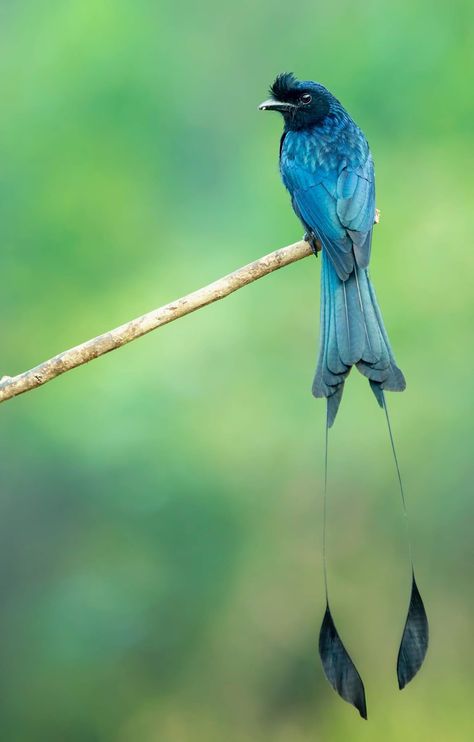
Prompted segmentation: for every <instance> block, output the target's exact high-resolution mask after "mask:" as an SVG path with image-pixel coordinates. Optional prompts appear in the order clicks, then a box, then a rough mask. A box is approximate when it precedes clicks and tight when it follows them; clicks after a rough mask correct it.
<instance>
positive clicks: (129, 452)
mask: <svg viewBox="0 0 474 742" xmlns="http://www.w3.org/2000/svg"><path fill="white" fill-rule="evenodd" d="M0 16H1V17H0V20H1V23H0V79H1V81H2V82H1V85H2V115H1V117H0V162H1V167H0V220H1V225H2V245H1V249H0V316H1V317H2V321H1V328H2V332H1V361H0V375H1V374H4V373H5V374H6V373H8V374H15V373H18V372H19V371H22V370H24V369H26V368H28V367H30V366H32V365H34V364H35V363H37V362H39V361H41V360H43V359H44V358H46V357H48V356H50V355H52V354H54V353H56V352H58V351H60V350H63V349H64V348H66V347H68V346H70V345H73V344H75V343H77V342H80V341H82V340H84V339H86V338H88V337H91V336H93V335H96V334H98V333H100V332H102V331H104V330H106V329H109V328H110V327H112V326H115V325H117V324H119V323H121V322H123V321H125V320H127V319H129V318H131V317H132V316H135V315H139V314H141V313H142V312H144V311H146V310H148V309H150V308H152V307H154V306H157V305H159V304H162V303H164V302H166V301H168V300H170V299H173V298H174V297H175V296H178V295H180V294H182V293H185V292H187V291H189V290H192V289H193V288H197V287H199V286H200V285H202V284H204V283H206V282H208V281H210V280H212V279H214V278H217V277H218V276H220V275H221V274H223V273H225V272H228V271H230V270H232V269H234V268H236V267H238V266H239V265H241V264H242V263H244V262H246V261H248V260H251V259H253V258H256V257H259V256H260V255H261V254H263V253H264V252H267V251H270V250H272V249H275V248H277V247H280V246H282V245H284V244H287V243H288V242H292V241H295V240H296V239H298V238H299V237H300V236H301V227H300V226H299V224H298V223H297V221H296V219H295V217H294V216H293V214H292V211H291V208H290V205H289V203H288V198H287V196H286V194H285V193H284V190H283V187H282V185H281V184H280V182H279V178H278V172H277V150H278V139H279V134H280V122H279V121H278V120H277V117H276V116H275V117H266V116H265V117H264V116H261V115H260V114H259V113H258V112H257V104H258V103H259V102H260V101H261V100H262V99H263V98H264V97H265V93H266V90H267V87H268V85H269V83H270V82H271V81H272V79H273V76H274V75H275V74H276V73H277V72H280V71H282V70H288V69H289V70H294V72H295V73H297V74H298V75H300V76H301V77H311V78H316V79H318V80H320V81H321V82H323V83H325V84H326V85H327V86H328V87H329V88H330V89H331V90H333V91H334V93H335V94H336V95H337V96H338V97H339V98H340V99H341V100H342V101H343V103H344V104H345V105H346V106H347V107H348V109H349V110H350V111H351V113H352V114H353V116H354V118H355V119H356V120H357V122H358V123H359V124H360V125H361V126H362V128H363V129H364V131H365V132H366V134H367V136H368V137H369V140H370V143H371V145H372V148H373V150H374V155H375V160H376V167H377V185H378V206H379V208H380V209H381V211H382V222H381V224H380V226H379V227H377V229H376V235H375V241H374V251H373V263H372V276H373V277H374V281H375V285H376V287H377V290H378V295H379V299H380V303H381V305H382V308H383V311H384V316H385V320H386V324H387V326H388V328H389V331H390V335H391V338H392V341H393V346H394V348H395V351H396V354H397V358H398V360H399V363H400V366H401V367H402V368H403V370H404V372H405V374H406V377H407V380H408V389H407V391H406V392H405V393H404V394H403V395H390V397H389V404H390V408H391V413H392V419H393V425H394V432H395V435H396V439H397V441H398V446H399V455H400V460H401V464H402V469H403V472H404V477H405V482H406V489H407V495H408V506H409V510H410V514H411V522H412V531H413V534H414V536H413V538H414V542H415V552H416V560H417V577H418V581H419V584H420V588H421V591H422V594H423V597H424V600H425V603H426V607H427V610H428V614H429V617H430V621H431V629H432V632H431V633H432V644H431V649H430V653H429V655H428V659H427V662H426V665H425V667H424V668H423V670H422V673H421V674H420V676H419V677H418V678H417V679H416V680H415V681H414V682H413V684H412V685H411V686H410V687H409V688H407V690H405V691H404V692H403V693H402V694H399V692H398V691H397V690H396V676H395V661H396V652H397V647H398V643H399V639H400V635H401V631H402V627H403V620H404V617H405V611H406V606H407V603H408V597H409V587H410V579H409V567H408V564H407V560H406V546H405V542H404V535H403V534H404V532H403V523H402V516H401V508H400V503H399V495H398V492H397V485H396V478H395V472H394V467H393V462H392V460H391V457H390V450H389V443H388V438H387V435H386V431H385V427H384V425H385V423H384V419H383V415H382V413H381V411H380V410H378V409H377V407H376V405H375V402H374V400H373V397H372V395H371V393H370V391H369V389H368V386H367V384H366V382H365V381H364V380H363V379H362V378H361V377H360V376H358V375H356V373H353V374H352V375H351V377H350V378H349V381H348V383H347V385H346V393H345V398H344V400H343V403H342V407H341V411H340V413H339V417H338V419H337V423H336V425H335V428H334V431H333V432H332V433H331V451H330V502H329V524H330V525H329V542H328V548H329V565H330V572H331V582H332V585H333V603H334V611H335V614H336V611H337V614H336V615H337V616H338V619H339V625H340V628H341V632H342V634H343V636H344V640H345V641H346V642H347V645H348V647H350V650H351V654H352V656H353V657H354V660H355V661H356V663H357V666H358V668H359V669H360V671H361V673H362V675H363V677H364V680H365V682H366V688H367V693H368V707H369V726H367V725H363V724H362V723H360V722H359V720H358V719H357V718H356V716H355V714H354V712H353V710H352V709H350V708H349V707H346V706H345V705H344V704H342V703H341V702H340V701H339V700H338V699H337V697H336V696H335V694H333V692H332V691H331V689H330V688H329V686H328V684H327V683H326V682H325V681H324V679H323V678H322V672H321V669H320V666H319V661H318V658H317V651H316V644H317V631H318V628H319V624H320V620H321V617H322V612H323V590H322V575H321V563H320V559H321V557H320V552H321V549H320V522H321V503H320V499H321V497H320V496H321V479H322V462H323V455H322V446H323V424H324V423H323V421H324V406H323V404H322V403H321V402H318V401H316V400H314V399H312V397H311V394H310V385H311V377H312V372H313V367H314V363H315V358H316V347H317V332H318V305H319V265H318V263H317V262H316V261H315V260H310V259H308V260H305V261H302V262H301V263H299V264H297V265H294V266H290V267H289V268H286V269H285V270H284V271H281V272H279V273H277V274H275V275H273V276H272V277H269V278H266V279H264V280H263V281H262V282H259V283H257V284H254V285H252V286H250V287H249V288H246V289H245V290H243V291H240V292H238V293H237V294H236V295H234V296H233V297H231V298H229V299H226V300H225V301H224V302H222V303H221V304H218V305H214V306H212V307H210V308H208V309H206V310H204V311H202V312H198V313H197V314H194V315H192V316H190V317H188V318H185V319H183V320H182V321H180V322H177V323H176V324H173V325H172V326H169V327H167V328H165V329H163V330H160V332H159V333H157V334H155V335H151V336H148V337H147V338H145V339H143V340H141V341H140V342H139V343H136V344H133V345H132V346H129V347H127V348H125V349H123V350H121V351H120V352H117V353H114V354H112V355H111V356H106V357H104V358H102V359H100V360H99V361H96V362H94V363H93V364H92V365H90V366H89V367H85V368H83V369H80V370H78V371H76V372H74V373H72V374H68V375H67V376H65V377H63V378H61V379H59V380H57V381H55V382H54V383H53V384H51V385H48V386H47V387H45V388H44V389H42V390H39V391H36V392H35V393H33V394H28V395H26V396H24V397H21V398H18V399H16V400H14V401H12V402H9V403H7V404H6V405H4V406H2V407H1V409H0V447H1V457H0V487H1V490H0V566H1V569H0V575H1V578H0V579H1V586H2V592H1V595H2V600H1V606H0V629H1V631H0V636H1V640H0V686H1V687H0V713H1V719H2V739H3V738H4V739H6V740H8V742H20V741H21V742H23V740H25V741H26V740H27V741H28V742H31V740H41V741H43V740H48V742H56V740H57V741H58V742H59V741H60V742H63V741H64V740H68V742H76V740H77V742H89V741H90V742H93V741H95V740H98V741H100V742H102V741H108V740H110V741H114V742H115V741H116V740H117V741H118V742H155V740H159V741H160V742H181V741H184V740H192V741H193V742H195V741H196V742H199V741H201V740H202V741H203V742H210V741H211V740H219V741H220V740H226V742H227V741H229V742H233V741H236V742H237V741H239V742H241V741H243V740H253V741H255V742H259V741H260V740H262V741H263V740H272V742H306V741H307V740H322V741H324V742H329V740H346V739H351V740H353V741H354V742H356V741H357V740H359V739H360V740H362V739H364V740H377V742H378V741H379V740H381V739H383V740H385V741H386V742H390V741H392V740H393V741H394V742H395V741H398V740H400V739H404V740H406V742H410V741H411V740H413V742H415V741H416V742H418V740H420V739H421V738H423V739H425V738H426V739H428V738H429V739H433V740H447V739H449V740H450V742H460V741H463V742H464V740H468V739H469V738H470V737H469V734H468V724H469V718H470V713H471V712H470V695H471V693H470V691H471V692H472V662H473V658H474V655H473V649H472V642H471V641H470V639H471V631H472V626H470V621H471V618H470V617H471V615H472V591H471V576H470V574H469V571H468V565H469V563H470V561H469V560H470V555H471V551H470V550H471V542H472V533H471V531H472V527H471V523H472V515H473V513H472V437H473V429H472V414H470V410H472V405H473V401H474V393H473V385H472V374H473V361H474V358H473V351H472V346H473V343H472V317H473V316H474V315H473V312H474V300H473V292H472V274H473V271H474V258H473V255H474V253H473V250H472V244H471V243H472V237H471V234H472V226H471V211H472V202H473V198H474V190H473V185H472V179H471V178H470V177H469V175H470V172H469V168H468V160H469V159H470V157H471V152H472V139H470V133H471V130H472V120H473V114H474V111H473V102H472V95H471V94H470V93H469V90H470V83H469V81H468V77H467V71H468V69H469V65H470V51H471V48H472V39H469V31H470V28H472V23H473V21H474V18H473V13H472V3H471V2H468V1H467V0H466V1H465V2H464V1H463V0H454V2H451V3H447V4H444V5H442V4H441V5H433V4H432V3H430V2H428V1H427V0H420V2H418V3H412V2H408V0H402V1H401V0H398V1H397V2H388V3H383V4H381V3H378V2H375V1H369V2H367V3H364V4H354V3H349V2H347V1H346V0H343V2H340V3H333V4H330V3H323V2H316V3H315V2H314V0H312V1H311V2H309V0H302V1H301V2H300V3H298V4H296V5H295V4H294V3H289V4H286V5H280V6H277V7H276V6H275V4H274V3H271V2H269V0H265V2H262V3H259V4H257V5H255V4H254V3H239V4H234V5H231V6H229V5H226V4H222V3H220V4H219V3H216V2H214V0H208V1H205V2H201V3H198V4H195V3H191V2H185V3H176V2H173V3H172V2H170V1H169V0H165V1H164V2H162V3H158V4H157V3H151V2H146V1H145V0H134V2H131V1H129V2H126V0H116V2H114V3H108V2H105V3H97V2H93V1H92V0H80V2H79V0H72V1H71V2H67V3H60V2H51V3H47V4H45V3H41V2H38V1H37V0H36V1H35V0H30V2H27V3H19V2H9V3H2V5H1V7H0ZM381 597H382V599H381ZM375 602H376V603H377V605H378V606H382V608H381V609H378V610H377V611H374V612H373V611H371V610H370V611H369V610H368V608H370V607H371V606H372V605H373V604H374V603H375ZM374 642H377V645H378V646H379V647H380V646H381V647H382V650H380V649H377V651H375V650H374ZM421 730H422V731H421Z"/></svg>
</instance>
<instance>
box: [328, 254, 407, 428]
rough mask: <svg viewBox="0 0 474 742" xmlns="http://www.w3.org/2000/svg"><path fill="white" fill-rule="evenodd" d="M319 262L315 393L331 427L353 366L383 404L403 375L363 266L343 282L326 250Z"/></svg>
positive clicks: (401, 382) (399, 386)
mask: <svg viewBox="0 0 474 742" xmlns="http://www.w3.org/2000/svg"><path fill="white" fill-rule="evenodd" d="M322 263H323V264H322V271H321V339H320V345H319V360H318V367H317V369H316V374H315V377H314V382H313V394H314V396H315V397H326V398H327V400H328V402H327V410H328V413H327V414H328V426H329V427H331V425H332V424H333V422H334V420H335V417H336V415H337V411H338V409H339V405H340V403H341V399H342V393H343V391H344V382H345V380H346V378H347V376H348V374H349V372H350V370H351V367H352V366H354V365H355V366H357V368H358V370H359V371H360V372H361V373H362V374H363V375H364V376H366V377H367V379H368V380H369V382H370V386H371V388H372V391H373V392H374V395H375V397H376V399H377V401H378V403H379V404H380V406H382V407H383V390H384V389H385V390H389V391H402V390H403V389H404V388H405V379H404V376H403V374H402V372H401V371H400V369H399V368H398V366H397V364H396V361H395V358H394V355H393V352H392V349H391V347H390V341H389V339H388V336H387V332H386V330H385V327H384V324H383V320H382V315H381V312H380V309H379V306H378V304H377V299H376V296H375V290H374V288H373V286H372V284H371V282H370V279H369V276H368V273H367V270H366V269H365V268H360V267H357V266H356V267H355V268H354V271H353V272H352V273H351V274H350V276H349V278H348V279H347V280H346V281H342V280H341V279H340V278H339V276H338V275H337V273H336V271H335V269H334V267H333V265H332V263H331V260H330V259H329V258H328V257H327V256H326V255H325V253H324V250H323V256H322Z"/></svg>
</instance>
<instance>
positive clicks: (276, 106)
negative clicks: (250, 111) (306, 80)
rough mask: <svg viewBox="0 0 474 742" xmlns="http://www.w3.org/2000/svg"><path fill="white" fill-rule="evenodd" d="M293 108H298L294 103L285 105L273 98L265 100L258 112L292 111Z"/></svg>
mask: <svg viewBox="0 0 474 742" xmlns="http://www.w3.org/2000/svg"><path fill="white" fill-rule="evenodd" d="M292 108H296V106H295V105H294V104H293V103H284V102H283V101H280V100H274V99H273V98H269V99H268V100H264V101H263V103H260V105H259V107H258V110H259V111H291V109H292Z"/></svg>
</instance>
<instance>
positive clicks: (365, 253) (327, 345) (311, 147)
mask: <svg viewBox="0 0 474 742" xmlns="http://www.w3.org/2000/svg"><path fill="white" fill-rule="evenodd" d="M270 94H271V98H270V99H269V100H267V101H265V102H264V103H261V105H260V106H259V108H260V109H261V110H269V111H279V112H280V113H281V114H282V115H283V119H284V131H283V136H282V138H281V141H280V172H281V176H282V179H283V183H284V184H285V186H286V188H287V190H288V191H289V193H290V196H291V203H292V205H293V209H294V211H295V213H296V215H297V216H298V217H299V219H300V220H301V222H302V224H303V226H304V228H305V230H306V234H305V237H304V239H305V240H307V241H308V242H309V244H310V245H311V247H312V249H313V252H314V253H315V255H317V252H318V249H319V248H320V249H321V252H322V270H321V332H320V346H319V359H318V365H317V369H316V374H315V377H314V381H313V394H314V396H315V397H326V399H327V415H326V447H325V466H324V507H323V538H322V547H323V554H322V562H323V572H324V586H325V592H326V611H325V614H324V618H323V622H322V625H321V630H320V634H319V654H320V657H321V660H322V664H323V668H324V671H325V673H326V676H327V678H328V680H329V682H330V683H331V685H332V686H333V688H334V689H335V690H336V691H337V692H338V693H339V695H340V696H341V697H342V698H343V699H344V700H346V701H348V702H350V703H352V704H353V705H354V706H355V707H356V708H357V709H358V711H359V713H360V715H361V716H362V717H363V718H364V719H366V718H367V705H366V697H365V689H364V684H363V682H362V679H361V677H360V675H359V672H358V671H357V668H356V666H355V664H354V662H353V661H352V659H351V657H350V655H349V653H348V652H347V650H346V648H345V646H344V644H343V643H342V640H341V638H340V636H339V634H338V631H337V629H336V626H335V624H334V620H333V617H332V614H331V610H330V607H329V597H328V579H327V567H326V498H327V472H328V429H329V428H330V427H331V426H332V424H333V423H334V420H335V418H336V415H337V411H338V409H339V405H340V403H341V398H342V393H343V390H344V383H345V380H346V378H347V376H348V374H349V372H350V370H351V368H352V366H357V368H358V369H359V371H360V372H361V373H362V374H363V375H364V376H366V377H367V378H368V380H369V383H370V386H371V388H372V391H373V393H374V394H375V397H376V399H377V402H378V403H379V405H380V406H381V407H382V409H383V410H384V411H385V416H386V420H387V426H388V433H389V438H390V444H391V448H392V452H393V457H394V461H395V465H396V470H397V476H398V482H399V487H400V494H401V499H402V506H403V511H404V513H405V515H406V514H407V511H406V504H405V495H404V490H403V484H402V478H401V474H400V467H399V465H398V458H397V454H396V450H395V444H394V440H393V435H392V429H391V425H390V420H389V415H388V410H387V404H386V400H385V395H384V392H385V391H394V392H400V391H403V389H405V379H404V376H403V374H402V372H401V371H400V369H399V368H398V366H397V364H396V361H395V358H394V355H393V352H392V348H391V346H390V341H389V339H388V335H387V332H386V330H385V327H384V324H383V320H382V314H381V312H380V309H379V306H378V303H377V299H376V296H375V291H374V287H373V286H372V283H371V281H370V279H369V274H368V267H369V262H370V249H371V245H372V230H373V227H374V222H375V215H376V211H375V178H374V163H373V160H372V155H371V154H370V149H369V145H368V143H367V139H366V138H365V136H364V134H363V133H362V131H361V130H360V129H359V127H358V126H357V124H355V123H354V121H353V120H352V119H351V117H350V116H349V114H348V113H347V111H346V110H345V109H344V108H343V106H342V105H341V103H340V102H339V101H338V100H337V99H336V98H335V97H334V96H333V95H332V94H331V93H330V92H329V90H327V89H326V88H325V87H323V86H322V85H320V84H319V83H316V82H311V81H306V82H301V81H299V80H297V79H296V77H295V76H294V75H293V74H291V73H283V74H282V75H279V76H278V77H277V78H276V80H275V82H274V83H273V85H272V86H271V88H270ZM408 543H409V551H410V561H411V566H412V574H411V578H412V580H411V595H410V601H409V607H408V612H407V617H406V621H405V627H404V630H403V634H402V638H401V642H400V649H399V653H398V659H397V677H398V684H399V688H400V689H402V688H404V687H405V686H406V684H407V683H409V682H410V681H411V679H412V678H413V677H414V676H415V675H416V673H417V672H418V670H419V669H420V667H421V665H422V664H423V661H424V658H425V655H426V651H427V648H428V634H429V630H428V619H427V616H426V612H425V608H424V605H423V601H422V598H421V595H420V592H419V590H418V586H417V583H416V581H415V573H414V569H413V561H412V560H411V546H410V541H409V542H408Z"/></svg>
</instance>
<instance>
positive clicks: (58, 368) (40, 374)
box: [0, 241, 311, 403]
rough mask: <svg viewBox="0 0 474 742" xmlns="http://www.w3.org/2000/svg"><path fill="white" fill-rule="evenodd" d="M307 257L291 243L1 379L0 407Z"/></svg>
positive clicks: (303, 246)
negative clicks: (161, 305)
mask: <svg viewBox="0 0 474 742" xmlns="http://www.w3.org/2000/svg"><path fill="white" fill-rule="evenodd" d="M308 255H311V248H310V246H309V245H308V243H307V242H303V241H301V242H295V243H294V244H293V245H288V246H287V247H282V248H281V249H280V250H275V252H271V253H270V254H269V255H265V256H264V257H263V258H259V260H255V261H254V262H253V263H249V264H248V265H244V266H243V267H242V268H239V269H238V270H236V271H234V272H233V273H229V275H227V276H223V278H219V279H218V280H217V281H214V282H213V283H210V284H209V285H208V286H204V287H203V288H201V289H198V290H197V291H193V292H192V293H191V294H187V295H186V296H183V297H182V298H181V299H176V301H172V302H171V303H170V304H165V306H163V307H159V308H158V309H153V310H152V311H151V312H147V314H143V315H142V316H141V317H137V318H136V319H132V320H130V322H126V323H125V324H124V325H120V327H116V328H115V329H114V330H110V332H105V333H104V334H103V335H99V336H98V337H96V338H93V339H92V340H87V342H85V343H81V345H76V346H75V347H74V348H70V349H69V350H65V351H63V352H62V353H59V355H57V356H54V357H53V358H50V359H49V360H48V361H43V363H40V364H39V366H35V368H32V369H30V370H29V371H25V372H24V373H22V374H19V375H18V376H13V377H10V376H4V377H3V378H2V379H1V380H0V403H1V402H6V400H7V399H11V398H12V397H17V396H18V395H19V394H23V393H24V392H29V391H30V390H31V389H36V387H39V386H43V384H46V383H47V382H48V381H52V379H55V378H56V376H61V374H65V373H66V371H71V370H72V369H73V368H77V367H78V366H82V365H83V364H84V363H88V362H89V361H92V360H93V359H94V358H99V356H103V355H104V354H105V353H110V351H111V350H116V349H117V348H121V347H122V345H126V344H127V343H130V342H132V340H136V339H137V338H140V337H142V336H143V335H146V334H147V333H148V332H151V331H152V330H156V329H157V328H158V327H162V326H163V325H166V324H168V322H174V320H175V319H179V318H180V317H184V316H185V315H186V314H190V313H191V312H195V311H196V309H201V307H205V306H207V305H208V304H212V302H214V301H219V299H223V298H224V297H225V296H229V294H232V293H233V292H234V291H237V290H238V289H241V288H242V287H243V286H247V284H249V283H252V282H253V281H256V280H257V279H259V278H262V277H263V276H266V275H267V274H268V273H272V272H273V271H276V270H278V269H279V268H283V267H284V266H285V265H289V264H290V263H294V262H295V261H297V260H301V259H302V258H306V257H307V256H308Z"/></svg>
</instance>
